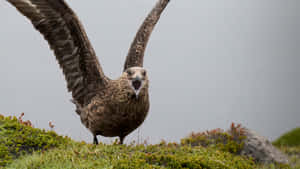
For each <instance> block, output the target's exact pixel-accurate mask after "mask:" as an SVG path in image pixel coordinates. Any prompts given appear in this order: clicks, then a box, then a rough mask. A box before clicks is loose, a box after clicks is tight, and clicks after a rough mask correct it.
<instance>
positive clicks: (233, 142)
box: [181, 123, 246, 154]
mask: <svg viewBox="0 0 300 169" xmlns="http://www.w3.org/2000/svg"><path fill="white" fill-rule="evenodd" d="M245 138H246V137H245V136H244V128H242V127H241V125H235V124H233V123H232V125H231V128H230V130H228V131H226V132H225V131H223V130H222V129H215V130H211V131H207V132H199V133H192V134H190V136H188V137H186V138H184V139H181V144H182V145H191V146H203V147H216V148H218V149H219V150H222V151H225V152H230V153H234V154H239V153H240V151H241V150H242V148H243V140H244V139H245Z"/></svg>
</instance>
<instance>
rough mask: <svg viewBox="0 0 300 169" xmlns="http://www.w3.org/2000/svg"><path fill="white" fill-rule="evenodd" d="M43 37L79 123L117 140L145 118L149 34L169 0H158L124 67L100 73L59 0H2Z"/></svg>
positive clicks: (77, 24) (80, 31)
mask: <svg viewBox="0 0 300 169" xmlns="http://www.w3.org/2000/svg"><path fill="white" fill-rule="evenodd" d="M7 1H8V2H9V3H11V4H12V5H13V6H15V7H16V8H17V10H18V11H20V12H21V13H22V14H23V15H25V16H26V17H27V18H28V19H29V20H30V21H31V22H32V24H33V26H34V27H35V28H36V29H37V30H38V31H39V32H40V33H41V34H42V35H43V36H44V38H45V39H46V40H47V41H48V43H49V45H50V48H51V49H52V50H53V51H54V53H55V56H56V59H57V61H58V63H59V65H60V67H61V68H62V70H63V73H64V75H65V79H66V81H67V88H68V90H69V91H70V92H71V93H72V97H73V102H74V103H75V104H76V112H77V113H78V115H79V116H80V118H81V122H82V123H83V124H84V125H85V126H86V127H87V128H88V129H89V130H90V131H91V132H92V134H93V135H94V143H95V144H97V143H98V140H97V137H96V136H97V135H102V136H108V137H113V136H119V137H120V143H121V144H122V143H123V139H124V138H125V136H127V135H128V134H129V133H130V132H132V131H133V130H135V129H136V128H137V127H139V125H141V124H142V123H143V121H144V120H145V118H146V116H147V113H148V110H149V95H148V85H149V82H148V77H147V72H146V70H145V69H143V68H142V66H143V58H144V52H145V48H146V45H147V42H148V40H149V37H150V34H151V32H152V30H153V28H154V26H155V25H156V23H157V21H158V20H159V17H160V15H161V13H162V11H163V10H164V9H165V7H166V6H167V4H168V2H169V0H159V1H158V2H157V4H156V5H155V7H154V8H153V9H152V11H151V12H150V14H149V15H148V16H147V18H146V19H145V21H144V22H143V24H142V26H141V27H140V29H139V30H138V33H137V34H136V37H135V39H134V41H133V43H132V44H131V48H130V49H129V53H128V55H127V58H126V61H125V65H124V72H123V73H122V75H121V77H120V78H118V79H117V80H111V79H109V78H108V77H106V76H105V75H104V73H103V71H102V68H101V66H100V64H99V61H98V59H97V57H96V54H95V52H94V49H93V48H92V46H91V44H90V42H89V40H88V37H87V35H86V33H85V31H84V29H83V26H82V25H81V23H80V21H79V20H78V18H77V16H76V15H75V13H74V12H73V11H72V10H71V9H70V8H69V7H68V5H67V4H66V3H65V2H64V0H7Z"/></svg>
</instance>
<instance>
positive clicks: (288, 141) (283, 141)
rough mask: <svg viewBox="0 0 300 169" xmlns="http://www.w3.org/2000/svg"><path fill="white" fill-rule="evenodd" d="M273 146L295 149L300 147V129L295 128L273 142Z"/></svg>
mask: <svg viewBox="0 0 300 169" xmlns="http://www.w3.org/2000/svg"><path fill="white" fill-rule="evenodd" d="M273 144H274V145H275V146H277V147H280V146H288V147H295V146H300V128H295V129H293V130H291V131H289V132H287V133H285V134H283V135H282V136H281V137H279V138H278V139H277V140H275V141H274V142H273Z"/></svg>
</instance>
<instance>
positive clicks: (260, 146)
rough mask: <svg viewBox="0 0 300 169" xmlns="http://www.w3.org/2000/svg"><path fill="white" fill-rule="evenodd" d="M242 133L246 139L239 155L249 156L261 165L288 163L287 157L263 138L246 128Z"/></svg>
mask: <svg viewBox="0 0 300 169" xmlns="http://www.w3.org/2000/svg"><path fill="white" fill-rule="evenodd" d="M244 132H245V133H244V135H245V136H246V137H247V138H246V139H245V140H244V147H243V149H242V151H241V155H246V156H251V157H252V158H253V159H255V160H256V161H258V162H261V163H274V162H275V163H283V164H287V163H288V157H287V156H286V155H285V154H283V153H282V152H280V151H279V150H278V149H277V148H276V147H274V146H273V145H272V143H271V142H270V141H269V140H267V139H266V138H265V137H263V136H260V135H259V134H257V133H256V132H254V131H252V130H250V129H247V128H245V130H244Z"/></svg>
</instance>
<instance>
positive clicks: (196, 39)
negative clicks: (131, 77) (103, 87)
mask: <svg viewBox="0 0 300 169" xmlns="http://www.w3.org/2000/svg"><path fill="white" fill-rule="evenodd" d="M67 2H68V3H69V4H70V6H71V7H72V8H73V9H74V11H75V12H76V13H77V15H78V16H79V18H80V20H81V21H82V23H83V25H84V27H85V29H86V32H87V34H88V36H89V38H90V40H91V42H92V44H93V46H94V48H95V50H96V53H97V55H98V58H99V60H100V62H101V65H102V67H103V69H104V71H105V73H106V75H108V76H110V77H112V78H117V77H118V76H119V75H120V74H121V71H122V67H123V62H124V60H125V56H126V54H127V50H128V48H129V45H130V43H131V41H132V40H133V37H134V35H135V33H136V31H137V29H138V27H139V25H140V24H141V23H142V21H143V19H144V18H145V16H146V15H147V13H148V12H149V10H150V9H151V8H152V7H153V5H154V3H155V2H156V0H130V1H128V0H113V1H112V0H101V1H89V2H88V3H87V1H70V0H68V1H67ZM0 21H1V29H0V30H1V31H0V50H1V52H0V58H1V61H0V77H1V83H0V113H2V114H5V115H19V114H21V112H25V119H30V120H31V121H32V122H33V123H34V125H35V126H36V127H41V128H46V129H49V127H48V122H49V121H53V122H54V124H55V126H56V127H55V131H57V132H58V133H60V134H67V135H69V136H71V137H72V138H74V139H76V140H86V141H88V142H91V140H92V136H91V134H90V132H89V131H88V130H87V129H85V127H84V126H83V125H82V124H81V123H80V120H79V117H78V116H77V114H76V113H75V112H74V109H75V106H74V105H73V104H72V103H71V102H70V101H69V100H70V99H71V96H70V94H69V93H67V90H66V83H65V80H64V78H63V75H62V72H61V70H60V69H59V66H58V64H57V63H56V60H55V57H54V55H53V53H52V52H51V51H50V50H49V47H48V45H47V43H46V41H45V40H44V39H43V38H42V36H41V35H40V34H39V33H38V32H37V31H35V30H34V29H33V27H32V26H31V24H30V22H29V21H28V20H27V19H25V17H23V16H22V15H21V14H19V13H18V12H17V11H16V10H15V8H13V7H12V6H11V5H10V4H8V3H7V2H6V1H5V0H2V1H0ZM299 44H300V1H299V0H289V1H286V0H244V1H238V0H222V1H220V0H172V1H171V3H170V4H169V6H168V7H167V9H166V10H165V12H164V14H163V16H162V17H161V19H160V21H159V23H158V25H157V26H156V28H155V30H154V32H153V34H152V36H151V39H150V42H149V45H148V47H147V51H146V55H145V67H146V68H147V69H148V72H149V76H150V80H151V88H150V96H151V108H150V112H149V116H148V118H147V120H146V122H145V123H144V124H143V126H142V127H141V129H140V130H139V132H138V130H136V131H135V132H134V133H133V134H131V135H130V136H129V137H128V138H127V140H126V142H127V143H128V142H129V141H132V140H137V137H138V135H139V136H140V137H142V138H143V139H149V140H150V142H157V141H159V140H161V139H165V140H168V141H178V140H179V138H182V137H184V136H186V135H188V134H189V133H190V132H192V131H204V130H207V129H213V128H228V127H229V125H230V123H231V122H237V123H242V124H244V125H245V126H247V127H249V128H252V129H254V130H256V131H258V132H259V133H261V134H262V135H264V136H267V137H268V138H270V139H274V138H276V137H277V136H279V135H280V134H282V133H283V132H285V131H287V130H289V129H291V128H294V127H297V126H298V127H299V126H300V95H299V94H300V76H299V71H300V67H299V64H300V57H299V55H300V46H299ZM138 133H139V134H138ZM101 140H103V138H102V137H101ZM104 140H105V141H109V139H104Z"/></svg>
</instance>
